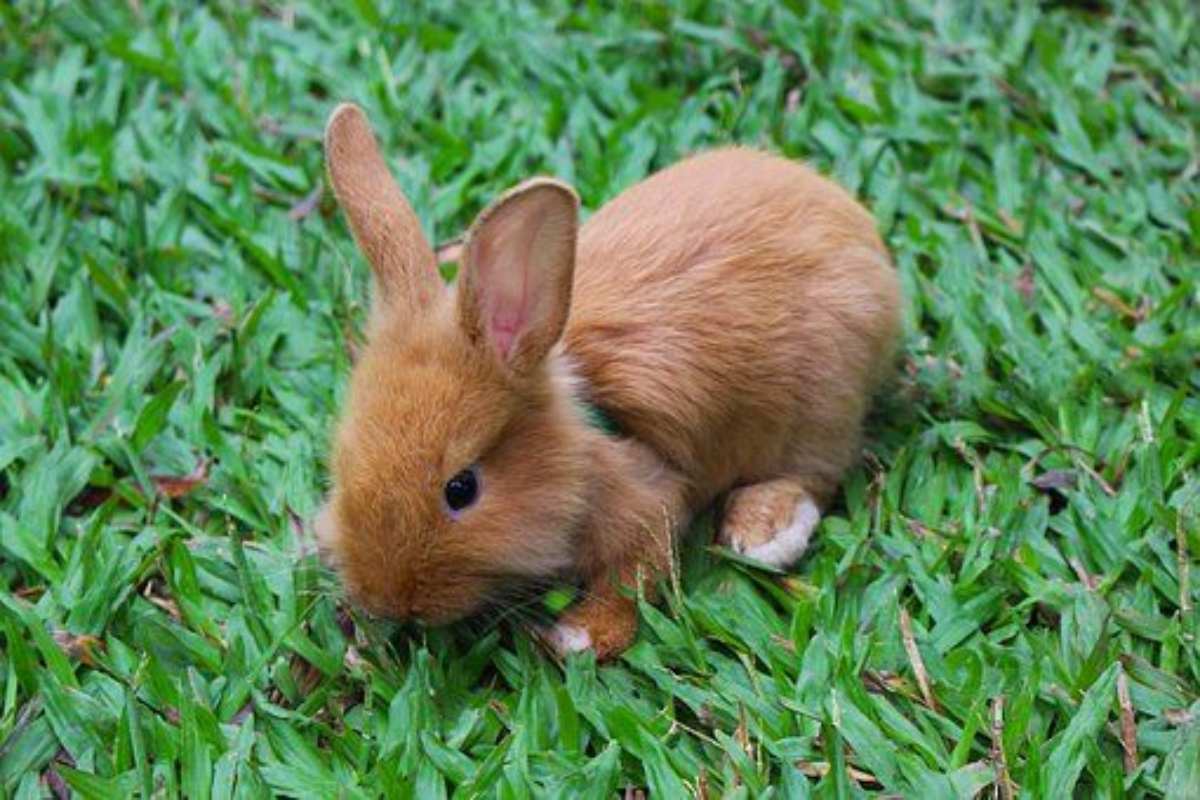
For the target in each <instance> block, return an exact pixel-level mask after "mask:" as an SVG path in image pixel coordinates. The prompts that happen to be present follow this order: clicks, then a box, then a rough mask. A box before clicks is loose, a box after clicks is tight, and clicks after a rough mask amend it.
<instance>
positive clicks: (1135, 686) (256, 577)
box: [0, 0, 1200, 798]
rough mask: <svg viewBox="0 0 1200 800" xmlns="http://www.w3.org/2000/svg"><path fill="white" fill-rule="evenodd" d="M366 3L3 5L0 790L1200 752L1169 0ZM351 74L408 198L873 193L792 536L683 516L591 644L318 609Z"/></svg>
mask: <svg viewBox="0 0 1200 800" xmlns="http://www.w3.org/2000/svg"><path fill="white" fill-rule="evenodd" d="M395 6H396V8H394V9H391V10H389V9H388V8H385V4H383V3H376V2H372V0H356V2H354V3H338V4H333V3H331V4H320V5H316V4H313V5H311V6H310V5H308V4H305V3H270V2H261V3H243V2H236V1H235V0H226V1H225V2H213V3H207V4H182V3H180V4H176V3H171V2H167V1H166V0H129V2H108V3H51V2H41V1H40V0H18V2H16V3H15V4H13V3H6V4H4V5H3V6H0V24H2V26H3V27H2V29H0V408H2V409H4V411H3V414H2V415H0V586H2V587H3V589H4V591H3V592H0V643H2V648H0V786H2V787H3V788H2V790H0V794H4V795H9V796H13V797H23V798H24V797H35V796H39V795H46V794H54V795H59V796H61V795H63V794H65V793H66V792H68V791H73V792H75V793H77V794H78V795H79V796H82V797H115V796H127V795H130V794H133V793H139V794H141V795H144V796H145V795H156V796H173V795H177V794H183V795H186V796H188V797H194V798H200V797H208V796H212V797H228V796H232V795H239V796H240V795H263V794H267V793H271V792H274V793H282V794H291V795H298V796H334V795H339V796H343V797H373V796H406V795H415V796H420V797H437V796H440V795H453V796H455V797H473V796H476V795H479V794H483V795H493V794H494V795H497V796H501V797H511V798H517V797H528V796H546V795H554V794H559V795H577V796H593V797H611V796H613V795H615V794H617V793H618V792H624V791H626V789H627V787H634V788H635V789H642V788H648V789H649V792H650V795H651V796H654V797H674V796H679V795H681V794H683V793H684V792H691V793H694V794H696V795H699V796H705V797H716V796H729V797H739V796H766V795H767V794H768V793H770V792H771V791H772V790H773V792H774V796H777V797H804V796H809V795H812V796H820V797H835V796H836V797H857V796H864V795H872V794H892V795H903V796H924V797H939V798H940V797H951V796H971V795H972V794H973V793H976V792H982V793H983V794H984V795H985V796H988V797H992V796H995V797H1002V798H1006V797H1012V796H1015V795H1016V794H1017V793H1020V794H1022V795H1023V796H1027V797H1067V796H1070V795H1071V794H1072V791H1074V793H1075V795H1076V796H1101V795H1103V796H1111V797H1116V796H1122V795H1127V796H1132V797H1160V796H1167V797H1180V798H1182V797H1196V796H1197V794H1196V793H1197V791H1198V790H1197V787H1198V786H1200V701H1198V698H1200V643H1198V642H1197V638H1196V637H1197V628H1198V627H1200V625H1198V623H1197V613H1196V606H1197V604H1198V603H1200V523H1198V520H1200V478H1198V476H1197V461H1198V460H1200V400H1198V395H1200V391H1198V390H1200V362H1198V360H1197V353H1198V352H1200V293H1198V290H1197V283H1198V278H1200V249H1198V245H1197V242H1198V241H1200V204H1198V203H1197V196H1198V194H1200V193H1198V192H1197V188H1198V185H1200V183H1198V170H1200V163H1198V144H1197V122H1198V120H1200V31H1198V27H1200V14H1198V13H1197V11H1196V7H1195V6H1194V5H1193V4H1191V3H1189V2H1188V0H1166V2H1155V3H1133V2H1104V0H1099V1H1098V2H1088V3H1042V4H1037V3H1033V2H1012V3H950V2H934V3H924V4H923V3H911V4H910V3H901V4H894V3H887V2H883V0H877V1H876V0H844V2H842V1H840V0H828V1H827V2H814V3H773V2H746V3H728V4H726V3H718V2H703V0H679V2H673V3H666V4H664V3H661V2H647V3H636V4H634V3H620V4H611V6H612V7H611V8H607V6H609V4H603V3H586V4H584V3H581V4H569V3H567V2H565V1H564V0H550V2H547V3H538V4H534V3H532V2H530V0H510V2H506V3H503V4H499V5H493V4H482V3H480V4H473V3H466V2H464V3H461V4H454V3H448V2H431V3H428V4H425V3H417V4H408V3H397V4H395ZM344 99H353V100H356V101H357V102H359V103H361V104H362V105H363V106H364V107H365V108H366V109H367V110H368V112H369V113H370V115H371V117H372V119H373V120H374V121H375V123H376V125H377V126H378V128H379V130H380V133H381V137H382V138H383V141H384V143H385V146H386V148H387V151H388V153H389V155H390V157H391V159H392V162H391V163H392V166H393V168H394V170H395V171H396V172H397V173H398V175H399V178H400V181H401V183H402V185H403V186H404V188H405V190H406V191H407V192H408V194H409V196H410V197H411V198H412V201H413V204H414V206H415V207H416V209H417V210H418V213H419V215H420V217H421V219H422V221H423V224H424V225H425V226H426V230H427V232H428V234H429V236H430V237H431V238H432V239H434V240H435V241H438V242H445V241H448V240H450V239H452V238H453V237H454V236H455V235H456V234H457V233H458V232H459V231H460V230H461V229H462V228H463V226H464V225H465V224H466V223H467V222H468V221H469V220H470V218H471V217H472V216H473V215H474V214H475V213H476V212H477V211H478V210H479V209H480V208H481V207H482V206H483V205H484V204H485V203H486V202H487V201H488V200H489V199H491V198H492V197H494V196H495V195H496V194H497V193H498V192H500V191H501V190H503V189H504V188H505V187H507V186H509V185H512V184H513V183H516V182H517V181H519V180H520V179H522V178H525V177H527V176H530V175H533V174H536V173H549V174H553V175H557V176H559V177H560V178H563V179H565V180H568V181H570V182H572V183H573V184H574V185H575V186H576V187H577V188H578V190H579V192H580V195H581V197H582V201H583V205H584V207H585V209H586V210H592V209H595V208H596V207H597V206H598V205H599V204H600V203H601V202H603V201H604V200H605V199H606V198H608V197H611V196H612V195H613V194H615V193H616V192H617V191H619V190H620V189H621V188H623V187H625V186H627V185H629V184H630V183H631V182H633V181H635V180H637V179H638V178H640V177H641V176H643V175H645V174H646V173H647V172H648V171H649V170H652V169H654V168H656V167H658V166H661V165H665V164H667V163H670V162H671V161H672V160H674V159H676V158H677V157H679V156H681V155H683V154H685V153H687V152H690V151H693V150H695V149H698V148H701V147H704V146H706V145H710V144H715V143H726V142H743V143H747V144H754V145H761V146H764V147H770V148H773V149H775V150H777V151H780V152H782V153H785V154H787V155H789V156H793V157H796V158H804V159H807V160H809V161H810V162H812V163H813V164H815V165H816V166H818V167H819V168H821V169H823V170H825V171H827V172H829V173H830V174H832V175H834V176H835V177H836V178H837V179H839V180H840V181H841V182H842V183H844V184H845V185H846V186H847V187H848V188H850V189H851V190H853V191H854V192H855V193H856V194H857V195H858V196H860V197H862V198H863V199H864V200H865V201H866V202H867V203H868V204H869V205H870V206H871V207H872V209H873V210H874V212H875V214H876V215H877V218H878V220H879V228H880V231H881V232H882V234H883V235H884V237H885V239H886V241H887V242H888V244H889V246H890V247H891V248H892V250H893V252H894V253H895V259H896V263H897V266H898V269H899V270H900V272H901V274H902V276H903V283H904V288H905V290H906V293H907V303H906V315H907V318H906V328H905V331H906V332H905V338H904V343H903V358H902V363H901V365H900V370H899V377H898V378H897V380H896V381H894V383H893V384H892V385H891V386H890V387H889V389H888V390H887V392H886V393H885V395H884V397H883V399H882V400H881V402H880V403H879V406H878V409H877V411H876V413H875V414H874V416H873V420H872V424H871V437H870V440H869V441H868V442H867V448H866V449H867V452H866V455H865V456H864V460H863V462H862V465H861V466H860V467H858V468H856V469H855V470H854V471H853V473H852V474H851V475H850V476H849V478H848V480H847V481H846V485H845V491H844V493H843V495H842V496H841V497H840V498H839V500H838V503H837V505H836V507H835V508H834V509H833V510H832V512H831V513H830V514H829V515H828V516H827V517H826V519H825V520H824V522H823V523H822V525H821V526H820V528H819V530H818V532H817V535H816V537H815V540H814V546H813V549H812V551H811V552H810V554H809V555H808V556H807V557H806V559H805V560H804V561H803V562H801V564H800V565H799V567H798V568H797V569H796V570H795V571H794V574H789V575H783V574H774V573H770V572H767V571H764V570H761V569H759V568H757V567H755V566H753V565H751V564H748V563H745V562H744V561H741V560H739V559H738V558H736V557H734V556H732V555H730V554H728V553H726V552H725V551H723V550H721V549H720V548H716V547H713V546H711V545H710V543H711V536H712V525H711V520H708V519H703V520H701V521H700V522H699V523H698V524H697V530H696V532H695V537H694V542H693V546H692V547H690V548H688V549H686V550H685V551H684V552H683V554H682V556H681V560H680V561H681V563H680V570H679V573H678V574H677V575H676V576H675V578H676V579H677V580H673V581H671V582H669V585H668V587H667V593H666V594H667V597H666V601H665V603H664V604H663V605H662V606H660V607H644V608H643V609H642V632H641V635H640V638H639V640H638V642H637V644H636V645H635V646H634V647H633V648H632V649H630V650H629V651H628V652H627V653H626V654H625V655H624V657H623V658H621V659H620V660H618V661H616V662H615V663H613V664H611V665H600V666H597V665H596V664H595V663H594V661H593V660H592V659H591V658H590V657H589V656H588V655H579V656H572V657H570V658H569V659H568V660H567V661H566V662H565V663H558V662H557V661H555V660H554V659H552V658H551V657H549V656H548V655H547V654H546V653H545V652H543V651H542V650H541V649H540V648H539V647H538V645H537V644H536V643H535V642H534V640H533V639H531V637H530V636H529V635H528V634H527V633H525V631H524V629H523V627H522V626H521V625H520V624H513V623H512V622H511V621H510V620H509V619H501V620H499V621H492V622H486V621H485V622H476V623H473V624H468V625H462V626H458V627H455V628H451V629H448V630H428V631H397V632H392V631H388V630H387V629H384V628H380V627H376V626H373V625H368V624H363V623H362V621H361V620H359V621H358V622H357V623H356V621H355V619H354V618H352V617H349V616H347V615H346V614H345V613H343V612H342V611H340V610H339V606H338V602H337V593H336V586H335V585H334V584H333V583H332V582H331V581H330V580H329V579H328V577H327V576H326V575H324V574H323V573H322V572H321V571H320V570H319V569H318V568H317V566H316V564H315V562H314V559H313V558H312V557H311V555H310V553H309V545H310V540H309V539H308V536H307V533H306V520H307V519H308V518H309V517H310V516H311V514H312V513H313V512H314V510H315V509H316V507H317V503H318V501H319V498H320V496H321V494H322V492H323V490H324V486H325V482H326V480H327V472H326V469H325V464H324V456H325V453H326V442H327V436H328V430H329V426H330V423H331V420H332V418H333V415H334V413H335V410H336V408H337V406H338V399H339V395H340V392H341V391H342V387H343V385H344V378H345V375H346V372H347V369H348V365H349V361H350V357H351V354H352V352H353V349H354V347H355V342H356V337H357V335H358V331H359V330H360V329H361V325H362V322H363V319H364V309H365V303H366V298H367V291H368V287H367V270H366V268H365V265H364V263H363V261H362V259H361V257H360V256H359V255H358V253H357V252H356V251H355V249H354V247H353V245H352V242H351V240H350V237H349V234H348V232H347V229H346V226H345V223H344V220H343V219H342V218H341V216H340V215H339V214H338V213H337V212H336V209H335V206H334V204H333V202H332V200H331V197H330V193H329V191H328V190H327V188H325V181H324V175H323V164H322V157H321V149H320V141H319V137H320V133H321V128H322V124H323V121H324V118H325V116H326V115H327V114H328V112H329V111H330V109H331V108H332V107H333V106H334V105H335V103H336V102H338V101H340V100H344Z"/></svg>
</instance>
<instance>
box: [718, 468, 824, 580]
mask: <svg viewBox="0 0 1200 800" xmlns="http://www.w3.org/2000/svg"><path fill="white" fill-rule="evenodd" d="M820 521H821V510H820V507H819V506H818V505H817V501H816V500H815V499H814V498H813V496H812V494H811V493H810V492H809V491H808V489H806V488H805V484H804V482H803V481H802V480H800V479H799V478H792V477H786V478H775V479H773V480H769V481H763V482H762V483H754V484H751V485H749V486H742V487H740V488H737V489H734V490H733V491H731V492H730V493H729V497H728V498H727V499H726V501H725V516H724V519H722V520H721V531H720V534H719V537H720V541H721V542H722V543H723V544H725V545H726V546H728V547H729V548H730V549H732V550H733V551H734V552H736V553H740V554H741V555H744V556H746V557H748V558H753V559H755V560H756V561H762V562H763V563H766V564H770V565H771V566H774V567H788V566H791V565H792V564H794V563H795V562H796V561H797V560H799V558H800V556H802V555H804V551H805V550H807V549H808V542H809V539H810V538H811V537H812V534H813V531H814V530H815V529H816V527H817V523H819V522H820Z"/></svg>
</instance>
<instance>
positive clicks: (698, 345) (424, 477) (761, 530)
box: [316, 104, 901, 659]
mask: <svg viewBox="0 0 1200 800" xmlns="http://www.w3.org/2000/svg"><path fill="white" fill-rule="evenodd" d="M325 151H326V159H327V167H328V172H329V177H330V182H331V185H332V187H333V190H334V193H335V195H336V197H337V200H338V202H339V204H340V206H341V208H342V210H343V212H344V214H345V216H346V217H347V219H348V221H349V224H350V228H351V230H352V232H353V234H354V237H355V239H356V241H357V244H358V246H359V248H360V249H361V251H362V252H363V254H364V255H365V256H366V259H367V261H368V262H369V263H370V266H371V269H372V271H373V274H374V278H375V296H374V299H373V303H372V308H371V312H370V316H369V320H368V325H367V328H368V330H367V342H366V344H365V346H364V348H363V350H362V352H361V354H360V356H359V359H358V361H357V362H356V364H355V366H354V368H353V370H352V375H351V378H350V386H349V390H348V396H347V400H346V403H345V408H344V410H343V413H342V416H341V418H340V421H339V422H338V424H337V427H336V432H335V433H334V436H333V442H332V455H331V459H330V470H331V474H332V486H331V490H330V494H329V496H328V498H327V500H326V502H325V504H324V506H323V507H322V509H321V511H320V512H319V514H318V518H317V525H316V528H317V538H318V543H319V549H320V551H321V552H322V553H323V554H324V557H325V558H326V559H327V562H328V563H330V564H331V565H332V567H333V568H334V569H335V570H336V571H337V572H338V573H339V575H340V578H341V582H342V584H343V585H344V587H345V589H346V593H347V595H348V597H349V598H350V600H351V601H352V602H354V603H355V604H356V605H358V606H360V607H362V608H364V609H365V610H366V611H368V612H370V613H372V614H376V615H380V616H384V617H388V618H393V619H402V620H416V621H418V622H421V623H424V624H431V625H436V624H443V623H448V622H452V621H454V620H458V619H460V618H463V617H467V616H470V615H472V614H474V613H476V612H478V611H479V610H480V609H481V608H483V607H485V606H486V605H489V604H492V603H497V602H500V603H503V602H504V598H505V597H511V595H512V593H513V592H516V591H519V588H518V587H521V586H527V585H529V584H530V583H536V582H539V581H541V582H544V581H547V580H556V579H561V578H565V577H569V578H572V579H574V580H577V581H580V582H581V584H580V585H581V586H582V587H583V589H584V591H582V592H581V597H580V599H579V600H577V601H576V602H575V603H574V604H573V605H571V606H569V607H568V608H567V609H566V610H565V611H564V612H563V613H562V614H561V615H560V616H559V618H558V619H557V621H556V623H555V624H554V625H553V626H552V627H550V628H548V629H543V631H542V633H543V637H544V639H545V641H546V642H548V643H549V645H550V646H552V647H553V649H554V650H555V651H556V652H557V653H559V654H566V653H569V652H572V651H578V650H586V649H591V650H592V651H594V652H595V655H596V657H597V658H599V659H605V658H611V657H613V656H615V655H617V654H619V653H620V652H621V651H622V650H624V649H625V648H626V647H628V646H629V645H630V644H631V643H632V642H633V640H634V638H635V636H636V632H637V605H636V593H637V591H638V590H639V589H640V590H641V591H642V592H643V593H644V594H643V596H650V597H653V596H654V586H655V585H657V578H659V577H661V576H663V575H664V574H666V573H667V572H668V571H669V570H670V568H671V564H672V558H673V557H674V555H675V548H676V546H677V544H678V543H679V540H680V538H681V536H682V535H683V534H684V532H685V531H686V530H687V529H688V527H689V521H690V520H691V519H692V517H693V516H694V515H695V514H696V513H698V512H699V511H701V510H704V509H706V508H708V507H710V506H711V505H713V504H714V503H717V502H719V501H721V500H722V499H723V506H722V508H723V516H722V519H721V522H720V526H719V532H718V534H717V536H718V539H719V541H720V542H721V543H723V544H724V545H726V546H728V547H730V548H732V549H733V550H734V551H736V552H738V553H740V554H743V555H744V556H746V557H748V558H752V559H756V560H758V561H760V562H765V563H766V564H769V565H773V566H775V567H788V566H791V565H792V564H794V563H795V562H796V561H797V560H798V559H799V558H800V556H801V555H802V554H803V553H804V552H805V549H806V548H807V547H808V544H809V541H810V539H811V537H812V535H813V532H814V530H815V529H816V527H817V525H818V523H819V521H820V519H821V514H822V510H823V509H824V508H826V506H827V504H828V503H829V502H830V501H831V499H833V497H834V494H835V492H836V490H837V488H838V484H839V481H840V479H841V477H842V475H843V473H844V472H845V471H846V469H847V468H848V467H849V466H850V465H851V464H852V463H853V462H854V461H855V459H856V456H857V454H858V451H859V449H860V447H861V443H860V431H861V427H862V423H863V418H864V415H865V412H866V410H867V408H868V404H869V401H870V398H871V395H872V394H873V393H874V392H875V391H876V390H877V389H878V388H879V386H880V383H881V381H882V380H883V379H884V378H885V377H886V376H887V375H888V373H889V371H890V368H891V367H892V360H893V353H894V349H895V345H896V341H897V339H898V338H899V327H900V303H901V296H900V287H899V282H898V279H897V274H896V271H895V269H894V267H893V266H892V262H891V259H890V257H889V254H888V251H887V249H886V248H885V246H884V244H883V242H882V241H881V239H880V237H879V235H878V234H877V233H876V230H875V223H874V221H873V219H872V217H871V215H870V214H869V213H868V212H867V211H866V210H865V209H864V208H863V207H862V206H861V205H859V204H858V203H857V202H856V201H855V200H854V199H853V198H852V197H851V195H850V194H849V193H847V192H846V191H845V190H843V189H842V188H841V187H839V186H837V185H836V184H834V183H833V182H831V181H830V180H827V179H826V178H823V177H821V176H820V175H819V174H818V173H816V172H815V171H813V170H811V169H810V168H808V167H806V166H804V165H802V164H800V163H798V162H795V161H791V160H788V159H785V158H782V157H779V156H776V155H771V154H768V153H765V152H760V151H756V150H753V149H748V148H740V147H732V148H725V149H717V150H712V151H708V152H703V153H700V154H698V155H694V156H692V157H689V158H687V159H685V160H683V161H681V162H679V163H677V164H675V165H674V166H671V167H669V168H667V169H665V170H663V171H660V172H658V173H656V174H654V175H652V176H651V177H649V178H647V179H646V180H644V181H642V182H641V183H638V184H636V185H634V186H633V187H632V188H629V189H628V190H626V191H625V192H624V193H622V194H620V195H619V196H618V197H617V198H616V199H614V200H612V201H611V202H609V203H608V204H607V205H605V206H603V207H602V208H601V209H600V210H599V211H597V212H596V213H595V214H594V215H593V216H592V217H591V218H590V219H589V220H588V221H587V223H586V224H584V225H582V227H581V226H580V225H579V214H580V212H579V200H578V198H577V196H576V194H575V192H574V191H573V190H572V189H571V188H570V187H568V186H567V185H565V184H563V183H561V182H559V181H557V180H553V179H550V178H534V179H532V180H529V181H527V182H525V183H522V184H520V185H519V186H517V187H515V188H513V189H511V190H510V191H508V192H507V193H505V194H503V195H502V196H501V197H500V198H499V199H498V200H496V201H495V202H494V203H493V204H492V205H491V206H490V207H489V208H487V209H486V210H485V211H483V212H482V213H481V214H480V215H479V216H478V218H477V219H476V220H475V222H474V223H473V224H472V225H471V226H470V228H469V230H468V232H467V234H466V237H465V239H464V244H463V248H462V257H461V266H460V270H459V273H458V277H457V280H456V282H455V284H454V285H453V286H447V285H446V284H445V282H444V281H443V280H442V279H441V277H440V276H439V273H438V269H437V263H436V259H435V257H434V253H433V250H432V249H431V247H430V245H429V244H428V242H427V241H426V240H425V238H424V237H423V235H422V233H421V229H420V225H419V223H418V220H417V217H416V215H415V214H414V212H413V210H412V208H411V207H410V206H409V204H408V203H407V202H406V200H405V198H404V196H403V195H402V193H401V191H400V189H399V188H398V186H397V184H396V183H395V181H394V180H393V178H392V177H391V175H390V173H389V171H388V168H387V165H386V163H385V161H384V158H383V156H382V154H381V152H380V150H379V146H378V144H377V142H376V140H375V137H374V134H373V132H372V130H371V127H370V125H369V123H368V121H367V119H366V116H365V115H364V114H363V112H362V111H361V110H360V109H359V108H358V107H357V106H355V105H352V104H342V105H340V106H339V107H338V108H336V110H334V112H333V113H332V115H331V117H330V119H329V122H328V126H327V129H326V134H325ZM593 409H599V410H601V411H602V413H603V414H604V415H605V417H606V418H607V419H609V420H611V421H612V423H613V424H614V426H615V431H613V430H604V429H602V426H600V425H597V424H595V420H594V418H593V415H592V413H591V412H592V410H593Z"/></svg>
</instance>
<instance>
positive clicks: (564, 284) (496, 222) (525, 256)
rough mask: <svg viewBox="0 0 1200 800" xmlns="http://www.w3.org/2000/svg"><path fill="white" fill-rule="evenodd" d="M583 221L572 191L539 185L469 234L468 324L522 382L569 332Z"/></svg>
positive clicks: (521, 191)
mask: <svg viewBox="0 0 1200 800" xmlns="http://www.w3.org/2000/svg"><path fill="white" fill-rule="evenodd" d="M578 216H579V200H578V198H577V197H576V196H575V193H574V192H573V191H572V190H571V188H570V187H569V186H567V185H566V184H563V183H560V182H558V181H555V180H550V179H548V178H539V179H535V180H532V181H528V182H526V183H523V184H521V185H520V186H518V187H516V188H515V189H513V190H511V191H510V192H508V193H507V194H505V195H504V196H503V197H501V198H500V199H499V200H497V201H496V202H495V203H494V204H493V205H492V206H491V207H490V208H488V209H487V210H486V211H484V212H483V213H482V214H480V215H479V218H478V219H477V220H476V221H475V224H474V225H472V226H471V230H470V232H469V233H468V234H467V241H466V245H465V247H464V251H463V273H462V277H461V278H460V284H459V319H460V322H461V324H462V326H463V329H464V331H465V332H466V334H467V335H468V336H469V337H470V338H471V339H472V340H473V341H476V342H478V343H480V345H481V346H486V347H489V348H490V349H491V351H492V353H493V355H494V356H495V357H496V358H497V359H498V360H499V361H500V363H501V364H503V365H504V366H505V367H506V368H507V369H509V370H510V371H512V372H514V373H516V374H521V373H525V372H528V371H529V370H531V369H533V368H534V367H535V366H537V365H538V364H540V363H541V362H542V360H543V359H545V357H546V355H547V353H549V351H550V348H551V347H553V346H554V343H555V342H557V341H558V339H559V337H560V336H561V335H562V331H563V327H564V326H565V325H566V321H567V314H568V312H569V310H570V306H571V284H572V281H573V280H574V274H575V239H576V232H577V229H578Z"/></svg>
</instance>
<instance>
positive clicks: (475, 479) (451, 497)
mask: <svg viewBox="0 0 1200 800" xmlns="http://www.w3.org/2000/svg"><path fill="white" fill-rule="evenodd" d="M442 493H443V494H444V495H445V497H446V505H447V506H449V507H450V510H451V511H462V510H463V509H464V508H466V507H467V506H469V505H471V504H472V503H474V502H475V499H476V498H477V497H479V474H478V470H477V469H476V468H475V467H467V468H466V469H464V470H462V471H461V472H459V473H458V474H457V475H455V476H454V477H453V478H451V479H450V480H448V481H446V486H445V488H444V489H443V491H442Z"/></svg>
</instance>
